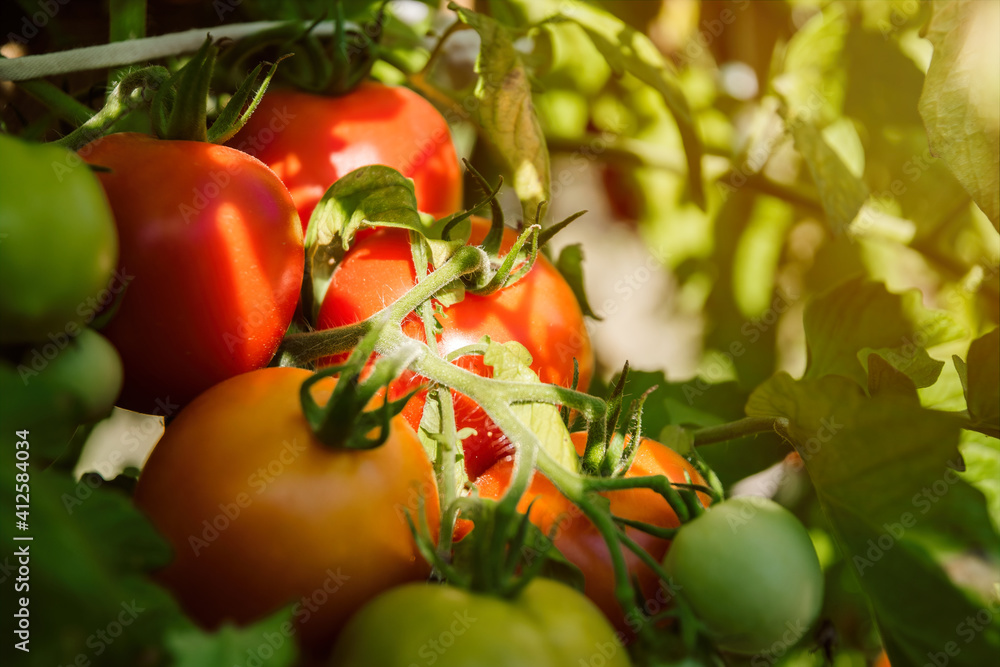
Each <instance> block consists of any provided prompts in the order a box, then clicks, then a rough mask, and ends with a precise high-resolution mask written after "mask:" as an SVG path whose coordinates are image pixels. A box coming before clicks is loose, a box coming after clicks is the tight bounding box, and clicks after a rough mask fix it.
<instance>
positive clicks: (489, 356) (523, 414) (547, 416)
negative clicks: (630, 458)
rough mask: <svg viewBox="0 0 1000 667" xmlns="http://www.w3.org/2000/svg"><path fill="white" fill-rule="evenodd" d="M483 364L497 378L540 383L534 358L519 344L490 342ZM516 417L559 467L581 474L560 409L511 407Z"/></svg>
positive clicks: (525, 405) (530, 405)
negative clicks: (532, 359) (532, 366)
mask: <svg viewBox="0 0 1000 667" xmlns="http://www.w3.org/2000/svg"><path fill="white" fill-rule="evenodd" d="M483 363H484V364H486V365H487V366H491V367H492V368H493V377H494V378H495V379H497V380H507V381H509V382H529V383H539V382H540V380H539V379H538V376H537V375H535V372H534V371H533V370H531V367H530V366H531V354H530V353H529V352H528V350H527V349H525V347H524V346H523V345H521V344H520V343H518V342H516V341H511V342H509V343H503V344H501V343H495V342H493V341H490V342H489V343H488V347H487V348H486V353H485V354H484V355H483ZM510 409H511V411H512V412H513V413H514V415H515V416H516V417H517V418H518V419H520V420H521V422H522V423H523V424H525V425H526V426H527V427H528V428H530V429H531V430H532V432H534V434H535V435H536V436H537V437H538V441H539V442H540V443H541V446H542V448H543V449H544V450H545V451H546V452H548V454H549V456H551V457H552V458H553V459H554V460H555V461H556V462H557V463H559V465H561V466H563V467H564V468H566V469H567V470H574V471H576V470H579V469H580V463H579V458H578V457H577V455H576V448H574V447H573V441H572V440H571V439H570V437H569V431H568V430H566V425H565V424H563V421H562V417H560V415H559V408H557V407H556V406H554V405H550V404H548V403H517V404H514V405H512V406H510Z"/></svg>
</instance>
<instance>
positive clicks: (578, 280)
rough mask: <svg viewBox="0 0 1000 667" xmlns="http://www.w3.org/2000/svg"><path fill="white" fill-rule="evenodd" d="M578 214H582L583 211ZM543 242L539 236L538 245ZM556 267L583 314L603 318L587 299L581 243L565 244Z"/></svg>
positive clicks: (599, 319) (598, 319)
mask: <svg viewBox="0 0 1000 667" xmlns="http://www.w3.org/2000/svg"><path fill="white" fill-rule="evenodd" d="M578 215H582V213H581V214H578ZM567 220H569V218H567ZM552 229H554V227H550V228H549V229H546V230H545V231H546V232H548V231H551V230H552ZM543 235H544V232H543ZM550 238H551V237H550ZM543 244H544V242H543V240H542V237H539V239H538V245H539V246H541V245H543ZM556 268H557V269H559V273H561V274H562V277H563V278H565V279H566V282H567V283H568V284H569V288H570V289H571V290H573V296H575V297H576V301H577V303H578V304H580V310H581V311H582V312H583V314H584V315H586V316H587V317H589V318H591V319H594V320H597V321H601V320H603V319H604V318H602V317H601V316H599V315H598V314H597V313H595V312H594V309H593V308H591V307H590V301H589V300H588V299H587V290H586V288H585V287H584V284H583V248H582V246H581V245H580V244H579V243H575V244H573V245H568V246H564V247H563V249H562V250H560V251H559V258H558V259H557V260H556Z"/></svg>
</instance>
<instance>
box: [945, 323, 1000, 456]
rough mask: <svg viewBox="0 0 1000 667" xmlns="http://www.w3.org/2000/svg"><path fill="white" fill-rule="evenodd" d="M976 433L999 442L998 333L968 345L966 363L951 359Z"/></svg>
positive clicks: (999, 344) (999, 336) (999, 379)
mask: <svg viewBox="0 0 1000 667" xmlns="http://www.w3.org/2000/svg"><path fill="white" fill-rule="evenodd" d="M953 360H954V362H955V368H957V369H958V374H959V377H960V378H961V380H962V389H963V390H964V391H965V400H966V402H967V403H968V405H969V417H970V418H971V420H972V424H973V426H974V427H975V429H976V430H977V431H980V432H982V433H985V434H986V435H990V436H993V437H994V438H1000V329H994V330H993V331H991V332H989V333H988V334H986V335H985V336H981V337H980V338H977V339H976V340H974V341H972V345H970V346H969V360H968V363H966V362H964V361H962V359H961V358H960V357H957V356H956V357H953Z"/></svg>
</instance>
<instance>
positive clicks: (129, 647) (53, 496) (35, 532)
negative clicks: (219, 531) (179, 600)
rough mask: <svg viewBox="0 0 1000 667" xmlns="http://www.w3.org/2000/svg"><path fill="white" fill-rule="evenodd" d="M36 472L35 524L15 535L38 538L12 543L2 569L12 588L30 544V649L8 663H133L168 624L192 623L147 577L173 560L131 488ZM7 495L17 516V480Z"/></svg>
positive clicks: (153, 649)
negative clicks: (22, 553)
mask: <svg viewBox="0 0 1000 667" xmlns="http://www.w3.org/2000/svg"><path fill="white" fill-rule="evenodd" d="M29 470H30V485H31V503H30V512H29V515H28V520H27V523H28V526H29V527H28V529H27V530H25V531H23V532H19V533H18V535H19V536H30V537H32V538H33V539H32V540H31V541H23V542H21V541H16V542H13V543H12V547H11V548H10V549H9V550H8V551H7V552H6V554H5V556H4V558H5V560H4V562H3V572H4V578H11V580H12V581H11V582H10V585H11V586H12V587H13V576H14V574H15V573H16V572H17V567H18V566H17V561H18V558H19V556H18V549H27V553H28V557H29V559H30V562H29V564H28V565H29V568H30V589H25V593H27V592H28V590H30V595H29V597H30V600H31V602H30V606H29V610H30V614H31V616H30V619H31V642H30V644H29V647H30V649H31V653H30V654H21V653H20V652H19V651H7V652H6V654H7V655H10V654H11V653H14V654H16V655H17V658H18V659H19V658H21V657H22V656H24V657H25V658H29V657H30V659H29V660H27V662H19V661H18V659H15V660H14V662H13V663H7V664H14V665H18V664H31V665H42V664H44V665H63V664H83V663H81V662H80V661H81V660H86V661H87V662H89V663H91V664H120V665H126V664H127V665H134V664H139V656H140V655H143V654H150V653H151V654H153V655H156V653H157V652H158V651H159V650H160V649H159V648H158V647H159V646H160V645H161V641H162V637H163V634H164V632H165V631H166V630H167V628H168V627H185V626H188V625H189V624H190V622H189V621H187V620H186V619H185V618H184V617H183V616H182V615H181V613H180V612H179V610H178V609H177V606H176V604H175V603H174V602H173V600H172V599H171V597H170V596H169V595H168V594H167V592H166V591H164V590H162V589H161V588H159V587H158V586H156V585H154V584H153V583H152V582H151V581H150V580H149V579H148V578H147V577H146V575H145V572H146V571H149V570H152V569H154V568H157V567H160V566H162V565H165V564H166V563H167V561H168V560H169V558H170V550H169V547H168V546H167V544H166V542H165V541H164V540H163V539H162V538H161V537H160V536H159V535H158V534H157V533H156V531H155V530H154V529H153V527H152V526H151V525H150V524H149V522H148V521H147V520H146V519H145V517H143V516H142V515H141V514H140V513H139V511H138V510H137V509H136V508H135V507H134V506H133V505H132V503H131V501H130V500H129V499H128V497H126V496H125V495H124V494H122V493H120V492H118V491H114V490H110V489H109V488H106V487H105V486H104V485H96V484H89V483H88V482H87V481H80V482H76V481H74V480H73V479H71V478H70V477H68V476H63V475H57V474H53V473H51V472H41V471H39V470H37V469H35V470H31V469H29ZM11 482H13V480H11ZM0 498H2V499H3V507H4V509H5V511H8V510H9V514H8V516H10V515H12V514H13V513H14V503H15V498H14V484H13V483H10V484H4V485H3V490H2V491H0ZM18 502H20V501H18ZM10 520H11V521H13V517H11V519H10ZM22 563H23V561H22ZM9 599H10V600H11V603H12V602H13V596H10V597H9ZM8 604H9V603H8ZM8 618H9V617H8ZM7 641H11V639H10V638H8V640H7Z"/></svg>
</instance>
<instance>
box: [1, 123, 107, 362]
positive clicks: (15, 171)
mask: <svg viewBox="0 0 1000 667" xmlns="http://www.w3.org/2000/svg"><path fill="white" fill-rule="evenodd" d="M0 155H2V156H3V159H0V189H2V195H0V285H3V290H0V343H20V342H30V341H34V340H41V339H44V338H45V337H46V336H47V335H48V334H50V333H53V334H54V333H58V332H61V331H65V330H66V328H67V325H69V324H70V323H75V324H81V323H85V322H84V319H85V316H86V315H87V314H88V310H87V308H86V306H85V305H83V304H86V301H87V299H88V298H92V297H94V296H95V295H97V294H98V293H99V292H100V291H101V290H102V289H103V288H104V287H106V286H107V284H108V279H109V278H110V277H111V272H112V271H113V270H114V268H115V264H116V263H117V261H118V234H117V231H116V230H115V223H114V218H113V217H112V215H111V208H110V207H109V206H108V202H107V199H106V198H105V196H104V190H103V189H102V188H101V184H100V183H99V182H98V180H97V177H96V176H94V174H93V173H92V172H91V171H90V167H88V166H87V165H86V164H85V163H84V162H83V161H82V160H80V158H79V157H78V156H77V155H76V154H75V153H72V152H70V151H68V150H66V149H64V148H59V147H57V146H46V145H33V144H29V143H26V142H23V141H21V140H19V139H15V138H13V137H10V136H7V135H3V134H0ZM80 311H82V312H80Z"/></svg>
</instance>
